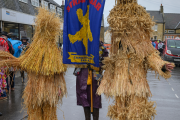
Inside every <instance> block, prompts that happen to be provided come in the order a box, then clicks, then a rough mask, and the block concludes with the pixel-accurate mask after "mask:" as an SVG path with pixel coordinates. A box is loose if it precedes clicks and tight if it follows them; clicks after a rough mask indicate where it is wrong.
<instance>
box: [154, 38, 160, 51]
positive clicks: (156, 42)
mask: <svg viewBox="0 0 180 120" xmlns="http://www.w3.org/2000/svg"><path fill="white" fill-rule="evenodd" d="M154 43H155V44H156V47H155V48H156V50H158V44H159V43H158V41H157V40H155V42H154Z"/></svg>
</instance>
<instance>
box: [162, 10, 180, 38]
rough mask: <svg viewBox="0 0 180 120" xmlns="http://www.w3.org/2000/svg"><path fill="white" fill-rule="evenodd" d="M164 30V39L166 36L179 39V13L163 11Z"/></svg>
mask: <svg viewBox="0 0 180 120" xmlns="http://www.w3.org/2000/svg"><path fill="white" fill-rule="evenodd" d="M164 19H165V22H166V24H165V32H164V34H165V35H164V40H165V39H167V38H172V39H180V14H176V13H164Z"/></svg>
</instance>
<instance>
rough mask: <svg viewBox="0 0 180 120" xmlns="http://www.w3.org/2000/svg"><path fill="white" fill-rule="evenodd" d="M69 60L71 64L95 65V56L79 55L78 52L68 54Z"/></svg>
mask: <svg viewBox="0 0 180 120" xmlns="http://www.w3.org/2000/svg"><path fill="white" fill-rule="evenodd" d="M68 54H69V58H68V59H70V60H71V62H76V63H91V64H94V56H93V55H92V54H91V55H90V56H88V55H77V53H76V52H68Z"/></svg>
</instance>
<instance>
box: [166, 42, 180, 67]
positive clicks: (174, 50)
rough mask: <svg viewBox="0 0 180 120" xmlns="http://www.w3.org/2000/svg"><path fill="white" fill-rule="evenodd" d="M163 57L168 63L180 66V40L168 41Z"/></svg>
mask: <svg viewBox="0 0 180 120" xmlns="http://www.w3.org/2000/svg"><path fill="white" fill-rule="evenodd" d="M163 57H164V60H166V61H169V62H173V63H175V64H177V65H180V39H166V41H165V43H164V51H163Z"/></svg>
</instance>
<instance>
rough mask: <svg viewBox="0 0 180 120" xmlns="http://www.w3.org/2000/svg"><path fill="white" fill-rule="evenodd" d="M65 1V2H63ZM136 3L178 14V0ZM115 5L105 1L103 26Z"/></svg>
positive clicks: (110, 0)
mask: <svg viewBox="0 0 180 120" xmlns="http://www.w3.org/2000/svg"><path fill="white" fill-rule="evenodd" d="M54 1H56V2H57V3H58V4H60V5H61V4H62V0H54ZM64 1H65V0H64ZM138 3H139V4H140V5H142V6H143V7H146V9H147V10H154V11H157V10H159V9H160V5H161V3H162V5H163V6H164V12H165V13H180V0H138ZM114 5H115V0H106V3H105V8H104V18H105V21H104V22H105V26H107V19H106V18H107V16H108V14H109V11H110V10H111V9H112V8H113V6H114Z"/></svg>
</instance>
